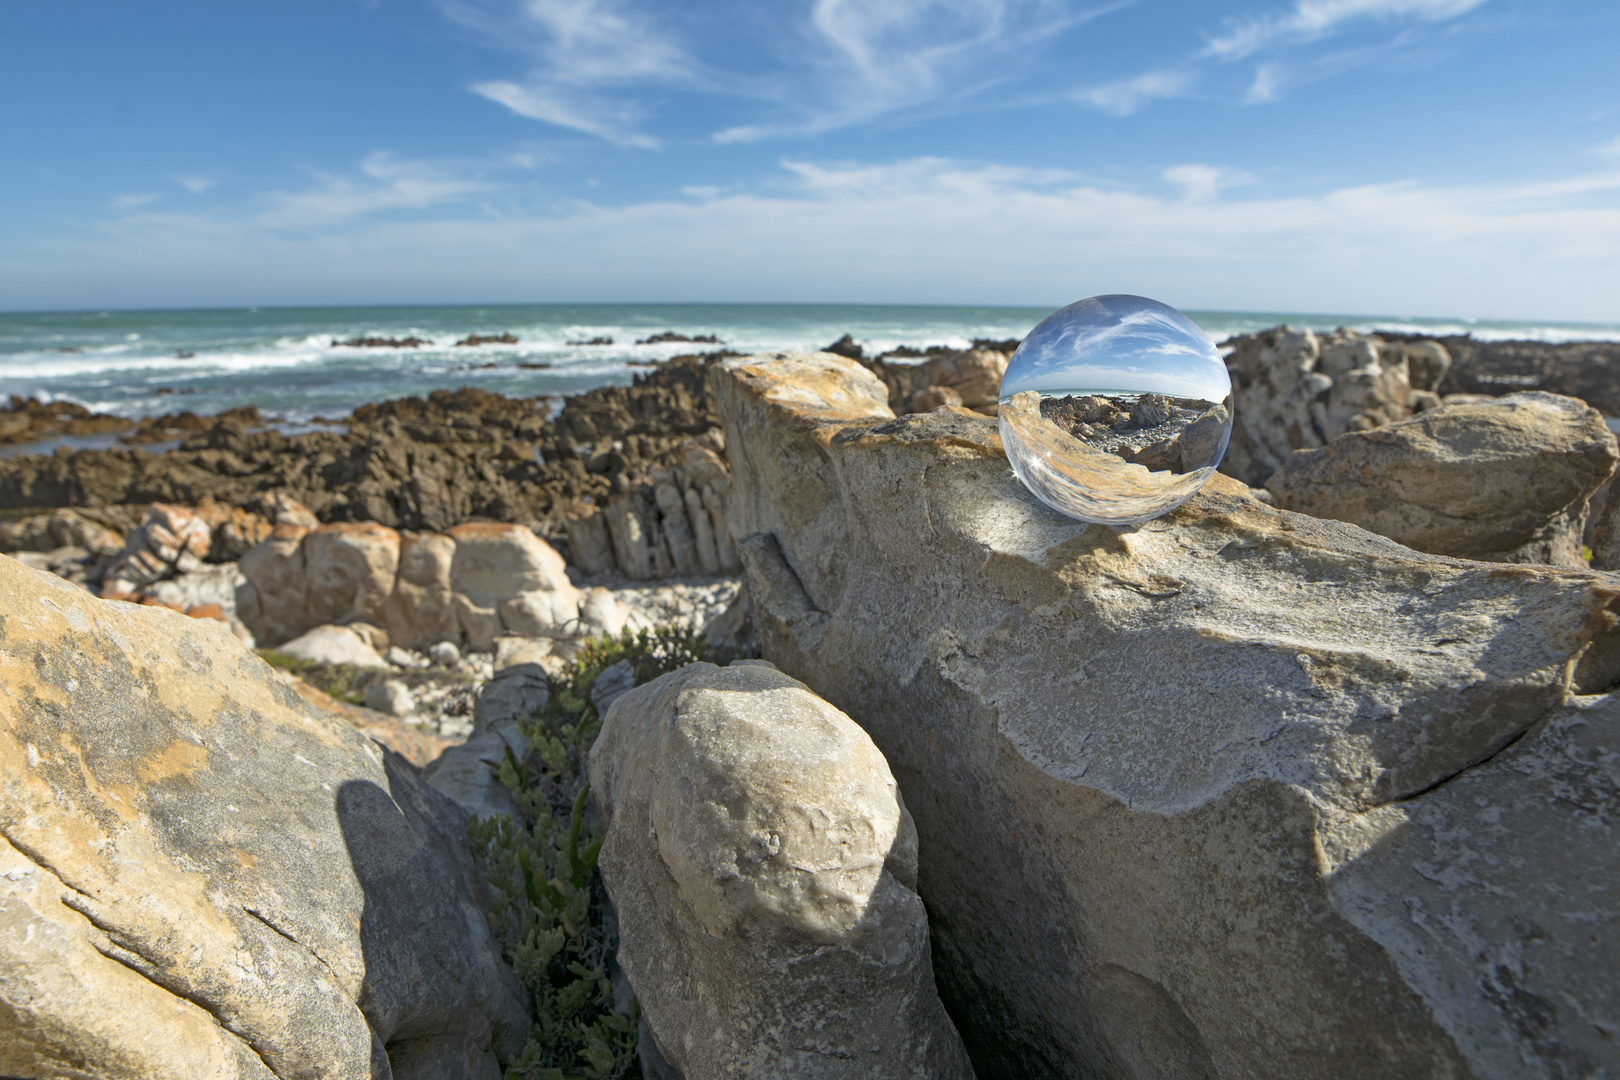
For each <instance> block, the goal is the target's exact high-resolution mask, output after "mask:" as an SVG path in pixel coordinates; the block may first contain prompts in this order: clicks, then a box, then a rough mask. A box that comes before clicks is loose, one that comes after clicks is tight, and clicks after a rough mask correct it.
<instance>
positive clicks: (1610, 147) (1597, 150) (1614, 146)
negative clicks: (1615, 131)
mask: <svg viewBox="0 0 1620 1080" xmlns="http://www.w3.org/2000/svg"><path fill="white" fill-rule="evenodd" d="M1592 152H1593V153H1594V154H1596V155H1598V156H1599V157H1620V135H1616V136H1615V137H1614V138H1612V139H1610V140H1609V141H1608V142H1606V143H1604V144H1603V145H1601V146H1594V147H1593V148H1592Z"/></svg>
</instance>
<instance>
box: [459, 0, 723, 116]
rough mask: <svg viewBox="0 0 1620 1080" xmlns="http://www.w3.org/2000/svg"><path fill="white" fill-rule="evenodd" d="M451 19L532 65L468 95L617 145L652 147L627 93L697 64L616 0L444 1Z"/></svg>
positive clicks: (688, 74) (688, 72)
mask: <svg viewBox="0 0 1620 1080" xmlns="http://www.w3.org/2000/svg"><path fill="white" fill-rule="evenodd" d="M440 6H441V7H442V8H443V10H444V11H445V12H446V13H447V14H448V15H450V16H451V17H452V18H453V19H455V20H456V21H457V22H460V23H461V24H462V25H464V26H467V27H469V28H471V29H473V30H474V31H476V32H478V33H479V34H481V35H482V36H483V37H485V38H486V39H487V40H488V41H489V42H490V43H491V44H494V45H496V46H498V47H501V48H507V49H517V50H518V51H520V52H522V53H523V54H524V55H525V56H526V57H527V58H528V60H529V61H530V63H531V64H532V68H531V71H530V73H529V75H528V77H526V78H524V79H522V80H519V81H512V80H502V79H496V80H488V81H484V82H480V83H476V84H474V85H473V86H472V88H471V89H472V90H473V92H474V93H477V94H480V95H482V96H484V97H486V98H488V99H489V100H491V101H494V102H497V103H498V104H501V105H504V106H506V107H507V108H508V109H510V110H512V111H513V112H514V113H516V114H517V115H519V116H523V117H527V118H529V119H531V120H539V121H541V122H543V123H547V124H555V125H557V126H559V127H565V128H571V129H573V130H575V131H582V132H585V133H586V134H589V135H595V136H598V137H600V138H604V139H607V140H608V141H610V142H614V143H617V144H619V145H621V146H632V147H639V148H651V147H654V146H656V145H657V141H656V140H655V139H653V138H651V137H650V136H647V135H644V134H641V133H640V132H639V131H638V130H637V128H638V125H639V124H640V122H641V120H642V119H643V117H644V113H645V110H644V108H643V107H642V106H641V105H640V104H639V103H638V102H637V100H636V99H635V97H634V95H633V93H627V91H628V90H630V89H631V88H635V87H642V86H648V85H669V84H679V83H686V82H690V81H692V79H693V78H694V76H695V73H696V68H697V65H696V62H695V61H694V60H693V59H692V58H691V57H689V56H687V55H686V53H685V52H684V51H683V50H682V49H681V48H680V47H679V46H678V44H677V43H676V42H675V41H674V40H673V38H672V37H671V36H669V35H668V34H667V33H665V32H663V31H661V30H660V29H659V28H658V27H657V26H656V25H655V21H654V20H653V19H652V18H651V17H650V16H648V15H646V14H645V13H639V12H633V11H631V10H629V9H628V8H627V7H626V6H625V5H624V4H621V3H617V2H615V0H522V2H521V3H518V4H515V5H514V4H511V3H509V2H499V3H479V2H476V0H443V2H442V3H441V5H440Z"/></svg>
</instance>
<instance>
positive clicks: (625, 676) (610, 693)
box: [591, 660, 636, 716]
mask: <svg viewBox="0 0 1620 1080" xmlns="http://www.w3.org/2000/svg"><path fill="white" fill-rule="evenodd" d="M635 685H636V669H635V666H634V665H633V664H631V663H630V661H628V660H620V661H619V662H618V663H615V664H609V665H608V666H607V667H605V668H603V669H602V671H601V673H600V674H598V675H597V676H596V681H595V682H594V683H592V684H591V704H592V705H593V706H595V708H596V715H597V716H606V715H607V713H608V709H610V708H612V707H613V703H614V702H615V701H617V700H618V699H619V697H620V695H622V694H624V693H625V692H626V691H628V690H629V689H630V688H631V687H633V686H635Z"/></svg>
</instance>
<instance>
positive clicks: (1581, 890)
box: [621, 356, 1620, 1080]
mask: <svg viewBox="0 0 1620 1080" xmlns="http://www.w3.org/2000/svg"><path fill="white" fill-rule="evenodd" d="M714 381H715V391H716V397H717V400H718V401H719V404H720V410H721V414H722V418H723V420H724V423H725V425H726V429H727V436H728V444H729V446H730V447H731V463H732V468H733V475H734V479H733V484H734V487H733V497H732V501H731V513H732V521H731V524H732V531H733V533H734V534H735V535H737V536H739V537H743V538H746V539H744V540H742V541H741V543H742V545H743V552H744V557H745V561H746V563H747V565H748V595H749V602H750V606H751V608H752V612H753V618H754V622H755V625H756V627H757V628H758V631H759V634H760V637H761V641H762V645H763V648H764V652H765V655H766V656H767V657H768V658H770V659H772V660H774V661H775V662H776V663H777V664H778V665H780V666H781V668H782V669H783V670H784V671H785V672H787V673H789V674H791V675H793V676H795V677H796V678H799V679H802V680H803V681H804V682H805V683H806V684H807V685H808V686H810V687H811V688H812V689H814V690H815V691H816V692H817V693H819V694H820V695H822V696H823V697H825V698H826V699H827V700H828V701H830V702H832V703H833V704H834V705H836V706H837V707H838V708H840V709H843V710H844V711H845V712H847V713H848V714H849V715H850V716H851V717H852V718H854V719H855V720H856V721H857V722H858V723H860V724H861V725H862V726H863V727H864V728H865V729H866V730H867V731H868V732H869V733H870V734H871V736H872V738H873V741H874V742H875V743H876V744H877V746H878V748H879V749H880V750H882V752H883V754H884V755H885V757H886V758H887V760H888V762H889V764H890V767H891V768H892V769H893V770H894V775H895V777H896V779H897V780H898V781H899V784H900V789H901V791H902V792H904V794H905V798H906V804H907V806H908V808H909V809H910V811H911V813H912V814H913V815H914V817H915V819H916V824H917V829H918V834H919V838H920V863H919V889H918V891H919V893H920V894H921V895H922V896H923V898H924V899H925V900H926V902H927V904H928V908H929V915H930V925H931V930H932V933H933V936H934V943H935V954H934V955H935V962H936V975H937V977H938V980H939V984H940V989H941V996H942V997H943V998H944V999H945V1001H946V1003H947V1004H948V1005H949V1006H950V1008H951V1010H952V1015H953V1016H954V1017H956V1018H957V1020H958V1023H959V1024H960V1025H961V1030H962V1034H963V1038H964V1040H965V1041H966V1043H967V1046H968V1049H969V1051H970V1052H971V1053H972V1054H973V1057H974V1063H975V1066H976V1067H977V1069H978V1070H979V1072H980V1073H981V1074H982V1075H1008V1076H1014V1075H1016V1076H1028V1077H1043V1076H1054V1077H1055V1076H1099V1077H1100V1076H1109V1077H1112V1076H1123V1077H1131V1078H1133V1080H1134V1078H1143V1077H1164V1078H1167V1080H1168V1078H1172V1077H1175V1078H1185V1077H1214V1076H1223V1077H1236V1076H1243V1077H1257V1078H1259V1077H1276V1078H1296V1077H1300V1076H1311V1077H1321V1078H1335V1077H1345V1078H1362V1077H1368V1076H1424V1077H1465V1076H1467V1077H1478V1078H1481V1080H1485V1078H1503V1080H1506V1078H1508V1077H1514V1078H1518V1077H1537V1078H1541V1077H1545V1078H1549V1080H1550V1078H1554V1077H1567V1076H1601V1075H1609V1074H1617V1073H1620V1049H1617V1047H1620V1040H1616V1039H1615V1038H1614V1033H1615V1023H1616V1022H1615V1020H1614V1017H1613V1002H1614V1000H1615V992H1614V986H1613V980H1614V978H1615V976H1614V972H1615V971H1617V970H1620V933H1616V932H1615V931H1616V929H1617V926H1616V923H1617V919H1620V865H1617V861H1616V860H1617V856H1616V850H1617V849H1616V847H1615V845H1614V842H1613V841H1614V828H1615V824H1614V823H1615V822H1616V820H1620V803H1617V799H1616V788H1615V785H1614V781H1613V775H1614V768H1615V766H1614V762H1613V755H1612V754H1611V753H1609V751H1608V750H1607V749H1604V747H1606V746H1607V742H1606V741H1605V740H1606V739H1607V737H1608V736H1607V734H1606V732H1607V727H1608V725H1610V724H1611V723H1612V721H1611V720H1609V719H1608V718H1609V717H1611V716H1612V715H1613V710H1614V708H1615V706H1614V705H1613V699H1612V698H1602V699H1600V700H1596V701H1580V702H1576V703H1575V705H1574V710H1573V711H1571V707H1570V706H1568V705H1566V701H1567V700H1568V699H1569V695H1570V693H1571V691H1572V690H1573V691H1579V692H1582V693H1602V692H1607V691H1608V690H1610V688H1612V687H1613V686H1615V685H1616V682H1617V679H1620V663H1617V661H1620V650H1617V648H1616V644H1617V642H1616V637H1617V632H1616V625H1617V619H1616V614H1615V611H1614V607H1615V603H1616V594H1617V589H1616V585H1615V583H1614V581H1613V580H1612V579H1610V578H1609V577H1607V576H1605V575H1602V574H1596V573H1591V572H1587V571H1579V570H1574V569H1564V568H1551V567H1538V566H1506V565H1487V564H1481V563H1474V562H1459V561H1454V560H1451V559H1447V558H1444V557H1439V556H1431V555H1423V554H1419V553H1416V552H1414V551H1412V550H1411V549H1409V548H1405V547H1401V546H1399V545H1396V544H1393V543H1391V542H1389V541H1386V540H1383V539H1382V538H1379V537H1376V536H1373V535H1371V534H1369V533H1366V532H1363V531H1362V530H1360V529H1358V528H1355V527H1353V526H1349V525H1343V524H1340V523H1337V522H1327V521H1320V520H1317V519H1314V518H1309V517H1305V516H1302V515H1296V514H1291V513H1286V512H1281V511H1277V510H1273V509H1271V508H1269V507H1266V506H1264V505H1262V504H1261V503H1259V502H1256V501H1254V500H1252V499H1250V498H1247V497H1244V496H1241V495H1236V494H1226V493H1225V491H1226V490H1230V489H1226V488H1223V487H1217V485H1216V483H1215V482H1213V481H1212V483H1211V484H1210V485H1209V486H1208V487H1206V489H1205V491H1204V492H1202V493H1200V494H1199V495H1197V496H1195V497H1194V498H1193V499H1192V500H1190V501H1189V502H1188V503H1186V504H1185V505H1184V506H1182V507H1181V508H1180V509H1178V510H1176V511H1175V512H1173V513H1171V514H1170V515H1167V516H1166V517H1163V518H1160V519H1157V520H1155V521H1151V522H1148V523H1146V524H1143V525H1140V526H1136V527H1133V528H1130V529H1125V530H1119V531H1116V530H1114V529H1111V528H1108V527H1106V526H1091V527H1086V526H1083V525H1081V524H1079V523H1077V522H1074V521H1071V520H1068V519H1065V518H1062V517H1060V516H1059V515H1057V514H1055V513H1053V512H1051V511H1049V510H1047V509H1046V508H1044V507H1043V506H1041V505H1040V504H1039V503H1038V502H1037V501H1036V500H1035V499H1034V498H1033V497H1032V496H1030V495H1029V494H1028V493H1027V492H1025V491H1024V490H1023V489H1022V488H1021V487H1020V486H1019V485H1018V484H1017V482H1016V481H1015V480H1014V479H1013V478H1012V477H1011V475H1010V474H1009V471H1008V468H1007V464H1006V461H1005V459H1004V457H1003V455H1002V454H1001V450H1000V446H999V442H998V440H997V437H996V428H995V425H994V423H993V422H991V421H989V420H981V419H979V418H977V417H973V416H969V415H964V414H963V413H961V412H953V411H950V410H941V411H937V412H933V413H928V414H923V415H918V416H908V417H902V418H900V419H897V420H896V419H889V418H888V416H887V415H886V414H887V412H888V409H887V402H886V395H885V393H884V388H881V387H873V386H872V383H871V379H870V377H869V376H868V375H867V373H866V372H864V371H862V370H860V369H859V368H858V367H856V366H855V365H853V364H850V363H848V362H846V361H843V360H840V359H837V358H834V357H830V356H817V357H808V358H807V357H756V358H750V359H739V360H732V361H728V362H726V363H724V364H722V365H721V366H720V367H719V368H718V370H717V371H716V373H715V376H714ZM622 707H623V706H622V704H621V708H622Z"/></svg>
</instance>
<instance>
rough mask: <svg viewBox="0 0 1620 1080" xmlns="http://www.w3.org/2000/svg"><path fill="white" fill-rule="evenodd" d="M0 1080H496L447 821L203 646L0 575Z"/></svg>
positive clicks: (518, 1001)
mask: <svg viewBox="0 0 1620 1080" xmlns="http://www.w3.org/2000/svg"><path fill="white" fill-rule="evenodd" d="M0 657H3V659H0V666H4V668H5V674H4V685H5V687H6V696H5V698H4V701H5V704H4V705H0V716H3V717H4V722H3V723H0V836H3V839H0V913H3V915H0V1001H4V1002H5V1006H4V1007H3V1008H0V1074H4V1075H7V1076H18V1077H23V1076H33V1077H58V1076H75V1077H81V1076H82V1077H90V1076H94V1077H104V1078H113V1080H123V1078H128V1080H136V1078H142V1080H144V1078H148V1077H154V1076H161V1077H165V1078H175V1080H190V1078H197V1080H202V1078H208V1080H218V1078H231V1077H244V1078H246V1077H252V1078H255V1080H271V1078H273V1077H292V1076H299V1077H309V1078H312V1080H326V1078H329V1080H351V1078H355V1077H372V1078H382V1077H387V1076H389V1075H393V1076H395V1077H407V1076H414V1077H420V1076H429V1075H447V1073H446V1072H444V1071H440V1072H430V1071H427V1070H425V1069H423V1068H420V1067H418V1065H419V1063H422V1062H428V1061H439V1062H441V1063H443V1062H449V1061H454V1062H456V1063H457V1064H456V1067H455V1071H454V1075H458V1076H472V1077H480V1078H486V1080H495V1078H497V1077H499V1075H500V1069H499V1066H498V1063H497V1060H496V1055H495V1050H497V1049H498V1050H499V1051H500V1052H502V1053H508V1054H509V1053H513V1052H515V1051H516V1050H518V1049H519V1048H521V1047H522V1045H523V1042H524V1038H525V1036H524V1032H525V1030H526V1028H527V1020H526V1011H525V1004H524V997H523V994H522V992H521V990H520V988H519V987H518V985H517V982H516V979H515V977H514V976H513V974H512V972H511V970H510V969H509V968H508V967H507V966H506V965H505V964H504V963H503V962H502V960H501V956H500V950H499V947H498V946H497V944H496V943H495V942H494V941H493V940H491V938H490V935H489V931H488V923H487V921H486V919H485V915H484V905H485V902H486V900H485V897H484V889H483V884H482V880H481V877H480V875H479V873H478V872H477V870H476V868H475V866H474V864H473V860H472V857H471V854H470V852H469V850H468V847H467V840H466V825H465V818H464V816H463V815H462V814H461V813H460V812H459V811H457V810H456V809H455V808H454V807H453V806H452V805H451V804H450V803H448V802H446V801H445V800H444V799H443V798H442V797H440V796H439V795H438V794H437V793H436V792H433V791H431V790H429V789H428V787H427V786H426V785H424V784H422V783H421V781H420V779H419V778H418V777H417V775H416V771H415V769H414V768H413V767H411V766H410V765H409V764H407V763H406V762H404V761H403V759H401V758H399V757H397V756H395V755H393V754H391V753H388V752H386V751H384V750H382V749H381V748H379V747H378V746H377V745H376V744H375V743H373V742H372V741H371V740H370V739H368V738H366V737H365V736H364V735H362V734H361V733H360V732H359V731H357V730H356V729H355V728H354V727H353V726H352V725H351V724H349V723H348V722H347V721H345V720H343V719H341V718H338V717H335V716H331V715H328V714H325V713H322V712H320V711H318V710H316V709H314V708H312V707H310V706H308V705H306V704H305V703H304V702H303V701H302V699H300V698H299V697H297V695H295V694H294V693H293V692H292V691H291V690H290V689H289V688H288V687H287V686H286V685H285V684H284V683H283V682H281V681H280V680H279V679H278V678H277V677H276V675H275V673H274V672H272V670H271V669H270V668H269V667H268V666H266V665H265V664H264V663H263V662H262V661H260V660H259V659H258V658H257V657H255V656H253V654H251V653H249V652H247V651H246V650H245V649H243V648H242V646H241V645H240V644H238V643H237V641H236V639H235V638H233V637H232V636H231V635H230V633H229V631H228V630H227V629H226V628H225V626H224V625H223V624H220V623H217V622H214V621H212V620H207V619H187V618H185V617H184V616H181V615H178V614H176V613H174V612H171V611H167V610H164V609H160V608H151V607H137V606H135V605H131V604H120V603H108V602H104V601H100V600H96V599H94V598H92V597H90V596H89V595H87V594H86V593H84V592H83V591H81V590H78V589H75V588H73V587H72V586H69V585H66V584H64V583H62V582H60V581H59V580H58V579H56V578H52V577H49V576H47V575H43V574H38V573H35V572H32V571H29V570H27V569H25V568H23V567H22V566H20V565H18V564H17V563H16V562H15V561H14V560H11V559H6V558H0Z"/></svg>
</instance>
